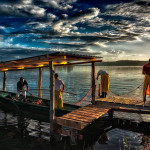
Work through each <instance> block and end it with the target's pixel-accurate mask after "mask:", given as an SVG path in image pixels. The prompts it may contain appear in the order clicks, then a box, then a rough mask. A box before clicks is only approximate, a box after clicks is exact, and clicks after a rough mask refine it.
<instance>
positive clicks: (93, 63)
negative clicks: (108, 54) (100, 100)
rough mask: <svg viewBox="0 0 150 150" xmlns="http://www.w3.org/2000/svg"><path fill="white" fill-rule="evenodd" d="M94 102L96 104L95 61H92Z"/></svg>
mask: <svg viewBox="0 0 150 150" xmlns="http://www.w3.org/2000/svg"><path fill="white" fill-rule="evenodd" d="M92 104H95V62H92Z"/></svg>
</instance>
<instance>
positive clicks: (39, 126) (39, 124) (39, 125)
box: [38, 121, 42, 138]
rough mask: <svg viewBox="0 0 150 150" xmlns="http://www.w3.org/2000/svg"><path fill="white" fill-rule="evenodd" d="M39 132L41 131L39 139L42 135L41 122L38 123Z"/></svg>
mask: <svg viewBox="0 0 150 150" xmlns="http://www.w3.org/2000/svg"><path fill="white" fill-rule="evenodd" d="M38 131H39V138H40V137H41V135H42V131H41V121H38Z"/></svg>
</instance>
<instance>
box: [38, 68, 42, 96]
mask: <svg viewBox="0 0 150 150" xmlns="http://www.w3.org/2000/svg"><path fill="white" fill-rule="evenodd" d="M41 84H42V68H41V67H40V68H39V81H38V89H39V91H38V96H39V97H40V98H41V97H42V94H41Z"/></svg>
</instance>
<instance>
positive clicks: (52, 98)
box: [49, 61, 55, 123]
mask: <svg viewBox="0 0 150 150" xmlns="http://www.w3.org/2000/svg"><path fill="white" fill-rule="evenodd" d="M49 70H50V123H52V122H53V121H54V117H55V109H54V102H55V78H54V67H53V62H52V61H50V62H49Z"/></svg>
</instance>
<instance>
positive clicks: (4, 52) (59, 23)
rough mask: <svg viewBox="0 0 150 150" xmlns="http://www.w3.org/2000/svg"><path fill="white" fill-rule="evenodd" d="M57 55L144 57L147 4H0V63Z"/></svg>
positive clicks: (149, 19)
mask: <svg viewBox="0 0 150 150" xmlns="http://www.w3.org/2000/svg"><path fill="white" fill-rule="evenodd" d="M56 51H62V52H70V53H77V54H88V55H89V54H90V55H91V54H92V55H96V56H102V57H103V59H104V61H116V60H125V59H128V60H148V59H149V58H150V0H0V61H5V60H12V59H19V58H24V57H29V56H37V55H41V54H46V53H51V52H56Z"/></svg>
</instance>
